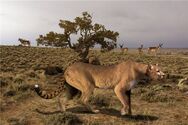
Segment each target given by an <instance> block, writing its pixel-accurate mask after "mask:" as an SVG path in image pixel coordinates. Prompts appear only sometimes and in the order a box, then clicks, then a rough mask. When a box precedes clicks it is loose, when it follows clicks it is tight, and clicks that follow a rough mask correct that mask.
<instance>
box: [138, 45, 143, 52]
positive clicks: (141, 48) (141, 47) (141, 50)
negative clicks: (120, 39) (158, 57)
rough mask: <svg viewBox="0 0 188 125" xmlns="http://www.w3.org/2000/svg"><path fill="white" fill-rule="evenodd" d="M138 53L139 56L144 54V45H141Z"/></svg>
mask: <svg viewBox="0 0 188 125" xmlns="http://www.w3.org/2000/svg"><path fill="white" fill-rule="evenodd" d="M138 53H139V54H142V53H143V45H141V46H140V47H139V48H138Z"/></svg>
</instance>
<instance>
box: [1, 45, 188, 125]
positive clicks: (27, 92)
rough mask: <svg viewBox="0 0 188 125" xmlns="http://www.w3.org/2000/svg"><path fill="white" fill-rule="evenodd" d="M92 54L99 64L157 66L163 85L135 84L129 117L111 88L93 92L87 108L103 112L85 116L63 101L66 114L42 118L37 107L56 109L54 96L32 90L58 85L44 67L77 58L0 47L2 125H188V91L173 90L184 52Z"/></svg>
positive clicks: (185, 71) (187, 58)
mask: <svg viewBox="0 0 188 125" xmlns="http://www.w3.org/2000/svg"><path fill="white" fill-rule="evenodd" d="M90 55H95V56H97V57H98V58H99V60H100V61H101V64H102V65H111V64H115V63H118V62H121V61H124V60H127V59H132V60H135V61H137V62H142V63H146V64H147V63H152V64H155V63H158V64H159V65H160V66H161V67H162V70H163V71H164V72H165V73H166V74H167V77H166V79H165V80H164V81H161V82H152V83H151V84H149V85H138V86H137V87H136V88H134V89H133V91H132V112H133V116H131V117H130V116H123V117H122V116H120V114H119V109H120V108H121V104H120V102H119V100H118V99H117V98H116V96H115V95H114V92H113V90H105V91H104V90H103V91H101V90H98V89H96V90H95V92H94V94H93V95H92V97H91V99H90V103H91V105H95V106H97V107H99V108H100V110H101V112H100V113H98V114H92V113H90V112H86V111H85V110H84V107H82V106H81V105H80V104H79V103H77V101H76V99H75V100H72V101H69V102H66V100H65V99H64V98H63V95H62V98H61V101H62V103H63V104H64V105H66V107H67V109H68V111H67V112H64V113H62V112H60V113H58V112H57V113H53V114H43V113H39V112H37V111H36V109H37V108H38V109H41V110H48V111H54V110H56V109H57V108H56V107H57V98H55V99H50V100H45V99H42V98H40V97H38V96H37V95H36V93H35V92H34V90H33V86H34V84H36V83H39V84H40V85H42V86H43V87H44V88H46V89H54V88H55V87H57V86H58V85H57V80H58V79H56V78H55V76H49V75H45V74H44V68H46V67H48V66H58V67H60V68H62V69H64V68H65V67H66V66H67V65H68V63H70V62H71V61H73V60H75V59H78V57H77V54H76V53H75V52H73V51H71V50H69V49H62V48H38V47H17V46H0V71H1V73H0V86H1V88H0V91H1V94H0V111H1V112H0V118H1V119H0V125H63V124H67V125H72V124H76V125H77V124H83V125H125V124H126V125H129V124H130V125H145V124H148V125H187V124H188V89H187V88H186V86H185V87H184V86H183V87H179V86H177V84H178V81H179V80H180V79H182V78H184V77H187V76H188V49H162V50H161V51H160V52H159V54H158V55H157V56H154V55H148V54H146V52H144V54H143V55H139V54H138V52H137V51H136V50H134V49H131V50H130V51H129V52H128V53H121V52H119V50H115V51H111V52H107V53H100V52H99V51H96V50H95V51H91V53H90ZM65 102H66V103H65Z"/></svg>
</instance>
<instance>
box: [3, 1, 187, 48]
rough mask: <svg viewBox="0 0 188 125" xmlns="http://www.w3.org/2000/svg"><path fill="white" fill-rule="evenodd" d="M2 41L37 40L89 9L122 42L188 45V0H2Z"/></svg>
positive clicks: (58, 30)
mask: <svg viewBox="0 0 188 125" xmlns="http://www.w3.org/2000/svg"><path fill="white" fill-rule="evenodd" d="M1 5H2V13H1V14H0V18H2V19H1V20H0V21H1V22H0V23H1V26H2V28H1V44H17V39H18V37H23V38H26V39H30V40H31V41H32V43H33V44H34V43H35V39H36V38H37V37H38V35H39V34H44V33H47V32H49V31H56V32H62V29H60V28H59V26H58V23H59V20H60V19H68V20H73V19H74V18H75V17H76V16H79V15H81V12H83V11H88V12H90V13H91V14H92V15H93V20H94V22H97V23H100V24H104V25H105V26H106V27H107V28H109V29H112V30H115V31H118V32H119V33H120V36H119V39H118V42H119V43H122V42H125V44H126V45H127V46H128V47H138V46H140V44H141V43H142V44H145V46H153V45H156V44H158V43H159V42H163V43H164V46H165V47H187V48H188V35H187V34H188V13H187V11H188V2H187V1H180V2H178V1H159V2H157V1H154V2H152V1H142V2H141V1H140V2H139V1H133V2H131V1H54V2H53V1H27V2H23V1H15V2H11V1H8V2H1Z"/></svg>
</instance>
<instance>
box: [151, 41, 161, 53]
mask: <svg viewBox="0 0 188 125" xmlns="http://www.w3.org/2000/svg"><path fill="white" fill-rule="evenodd" d="M162 45H163V44H161V43H159V45H158V46H157V47H149V48H148V53H149V54H150V53H151V52H153V53H155V55H156V54H157V51H158V50H159V48H161V47H162Z"/></svg>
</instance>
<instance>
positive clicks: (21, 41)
mask: <svg viewBox="0 0 188 125" xmlns="http://www.w3.org/2000/svg"><path fill="white" fill-rule="evenodd" d="M18 41H20V43H21V44H20V45H19V46H30V41H29V40H24V39H21V38H19V39H18Z"/></svg>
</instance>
